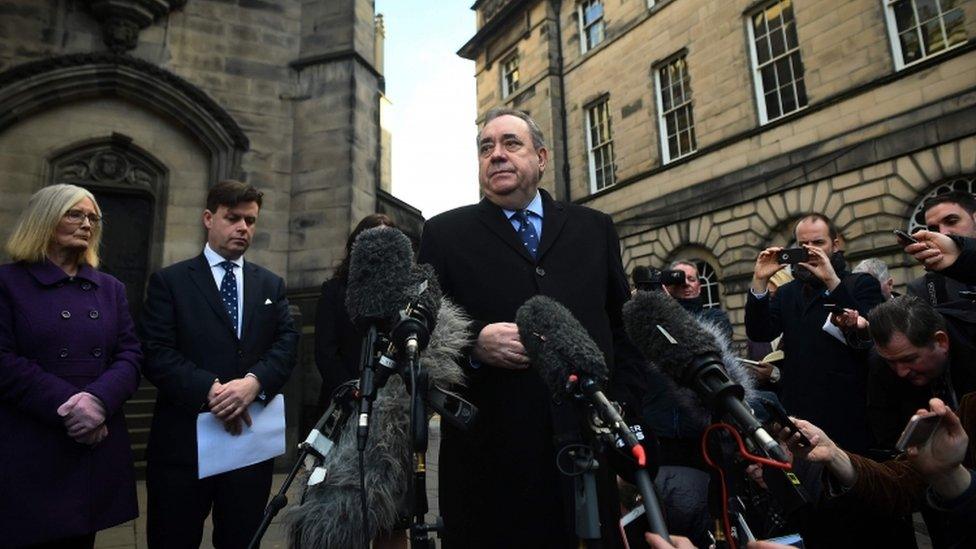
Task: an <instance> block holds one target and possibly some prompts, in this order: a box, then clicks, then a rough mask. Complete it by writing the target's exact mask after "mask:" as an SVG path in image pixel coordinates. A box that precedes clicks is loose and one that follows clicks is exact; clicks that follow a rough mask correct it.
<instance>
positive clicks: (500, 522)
mask: <svg viewBox="0 0 976 549" xmlns="http://www.w3.org/2000/svg"><path fill="white" fill-rule="evenodd" d="M540 192H542V196H543V211H544V216H543V229H542V235H541V242H540V246H539V252H538V259H537V260H533V259H532V257H531V256H530V255H529V254H528V252H527V251H526V250H525V248H524V246H523V245H522V243H521V242H520V241H519V239H518V237H517V235H516V234H515V230H514V229H513V228H512V225H511V223H510V222H509V221H508V220H507V219H506V218H505V215H504V212H502V211H501V209H500V208H498V207H497V206H495V205H494V204H492V203H491V202H489V201H488V200H482V201H481V202H480V203H479V204H476V205H472V206H466V207H462V208H458V209H455V210H452V211H449V212H446V213H443V214H441V215H438V216H436V217H434V218H432V219H430V220H429V221H428V222H427V224H426V226H425V227H424V232H423V236H422V237H421V242H420V252H419V256H418V261H419V262H421V263H430V264H431V265H433V267H434V269H435V270H436V272H437V275H438V279H439V281H440V284H441V287H442V288H443V290H444V293H445V295H447V296H448V297H450V298H451V299H453V300H454V301H455V302H456V303H457V304H459V305H461V306H462V307H464V309H465V310H466V311H467V313H468V314H469V315H470V316H471V317H472V318H473V319H474V321H475V326H474V328H473V333H472V335H473V336H477V333H478V332H479V331H480V329H481V328H482V327H484V326H485V325H486V324H489V323H493V322H514V320H515V312H516V310H517V309H518V308H519V307H520V306H521V305H522V303H523V302H525V300H526V299H528V298H529V297H532V296H534V295H537V294H542V295H547V296H549V297H552V298H553V299H555V300H556V301H559V302H560V303H562V304H563V305H565V306H566V307H567V308H568V309H569V310H570V311H572V313H573V314H574V315H575V316H576V318H578V319H579V321H580V322H581V323H582V324H583V327H584V328H585V329H586V330H587V332H588V333H589V334H590V336H592V338H593V339H594V341H595V342H596V343H597V345H598V346H599V347H600V349H601V350H602V351H603V353H604V355H605V356H606V358H607V363H608V364H610V365H613V370H612V375H613V389H616V396H617V397H618V398H620V397H623V398H624V399H631V398H635V397H634V396H628V395H626V394H624V393H628V392H630V393H632V394H634V395H636V394H639V392H640V388H641V387H642V386H643V379H642V377H641V376H640V375H639V374H638V372H637V370H636V368H637V366H638V365H639V364H641V363H642V360H641V359H640V358H639V354H638V353H637V351H636V350H635V349H634V348H633V346H632V345H630V343H629V341H628V340H627V337H626V334H625V333H624V330H623V323H622V319H621V307H622V305H623V303H624V302H625V301H626V300H627V299H628V298H629V296H630V292H629V288H628V283H627V278H626V275H625V274H624V270H623V267H622V265H621V260H620V244H619V241H618V239H617V233H616V231H615V230H614V227H613V223H612V221H611V219H610V217H609V216H607V215H605V214H602V213H600V212H597V211H595V210H591V209H588V208H584V207H580V206H576V205H573V204H564V203H559V202H554V201H553V200H552V199H551V198H550V197H549V195H548V194H547V193H545V192H544V191H540ZM463 365H464V366H465V367H466V368H467V373H468V374H469V379H470V381H469V384H470V385H469V387H468V388H467V390H466V391H465V396H466V397H467V398H469V399H470V400H471V401H472V402H473V403H474V404H475V405H476V406H478V409H479V413H480V417H479V420H478V422H477V424H476V425H475V426H474V427H473V428H472V429H471V430H470V431H468V432H461V431H458V430H456V429H453V428H451V427H450V426H448V425H446V424H442V430H443V440H442V442H441V454H440V464H439V465H440V509H441V512H442V513H443V517H444V522H445V526H446V529H447V533H446V534H447V535H446V541H447V543H448V544H450V546H457V547H505V546H511V544H512V543H515V542H514V541H513V540H517V543H519V544H522V545H521V546H525V547H553V546H563V547H565V546H575V544H574V543H573V536H572V530H571V528H572V527H571V526H570V525H569V524H568V521H567V520H566V514H565V513H564V512H563V511H564V507H563V504H564V503H567V501H566V497H564V496H565V494H564V493H563V492H562V491H563V489H564V487H565V485H564V484H562V479H560V478H559V475H558V472H557V469H556V464H555V450H554V443H553V440H552V438H553V433H554V427H553V420H554V419H553V418H556V421H557V422H560V424H564V422H566V421H567V418H571V417H574V415H573V414H572V413H571V412H572V410H568V409H567V406H569V405H571V404H572V403H563V404H562V406H557V405H555V404H554V403H553V402H552V400H553V399H552V398H551V396H550V394H549V391H548V390H547V388H546V386H545V384H544V383H543V381H542V379H541V378H540V376H539V375H538V372H536V370H535V368H529V369H527V370H517V371H516V370H505V369H500V368H493V367H490V366H482V367H481V368H479V369H477V370H472V369H471V368H470V365H469V363H468V362H467V357H465V359H464V361H463ZM613 393H614V391H611V397H612V396H613ZM551 409H554V410H556V411H555V415H554V413H553V412H552V411H551ZM570 422H571V421H570ZM568 503H570V504H571V503H572V501H571V500H570V501H569V502H568ZM602 507H604V509H603V511H606V512H607V516H605V517H604V520H603V526H604V528H605V535H608V536H610V535H611V534H610V531H611V530H612V529H615V528H616V519H614V517H613V515H616V514H617V512H616V510H615V508H616V505H604V506H602Z"/></svg>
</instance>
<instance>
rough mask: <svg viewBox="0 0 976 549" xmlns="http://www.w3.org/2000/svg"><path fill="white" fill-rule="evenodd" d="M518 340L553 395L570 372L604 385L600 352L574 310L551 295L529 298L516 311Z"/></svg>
mask: <svg viewBox="0 0 976 549" xmlns="http://www.w3.org/2000/svg"><path fill="white" fill-rule="evenodd" d="M515 324H516V325H517V326H518V330H519V339H521V340H522V345H523V346H525V353H526V354H527V355H529V359H530V360H531V361H532V364H533V365H534V366H535V367H536V368H538V369H539V374H540V375H541V376H542V378H543V379H544V380H545V382H546V385H547V386H548V387H549V390H550V391H552V394H554V395H559V394H563V393H565V391H566V389H565V387H566V380H567V379H568V378H569V376H570V374H574V373H575V374H578V375H581V376H586V377H590V378H593V379H594V380H595V381H597V382H598V383H600V384H601V385H602V384H605V383H606V381H607V377H608V375H609V371H608V370H607V364H606V360H605V359H604V357H603V352H601V351H600V348H599V347H597V345H596V343H595V342H594V341H593V339H592V338H591V337H590V334H589V333H588V332H587V331H586V329H585V328H583V325H582V324H580V322H579V320H577V319H576V317H575V316H573V313H571V312H570V311H569V309H567V308H566V307H564V306H563V305H561V304H560V303H559V302H557V301H555V300H554V299H552V298H550V297H546V296H543V295H537V296H534V297H531V298H529V299H528V300H527V301H526V302H525V303H523V304H522V306H521V307H519V309H518V312H516V314H515Z"/></svg>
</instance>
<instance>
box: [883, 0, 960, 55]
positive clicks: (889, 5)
mask: <svg viewBox="0 0 976 549" xmlns="http://www.w3.org/2000/svg"><path fill="white" fill-rule="evenodd" d="M901 1H907V2H909V3H910V4H911V6H912V15H913V17H914V19H915V21H914V22H915V26H914V27H913V28H914V30H915V31H916V34H917V38H918V41H919V48H920V49H921V51H922V56H921V57H919V58H918V59H916V60H914V61H911V62H908V63H906V62H905V52H904V51H903V50H902V47H901V39H900V38H899V37H900V36H901V34H902V32H901V29H899V28H898V21H897V20H896V19H895V4H897V3H898V2H901ZM933 1H934V2H935V3H936V7H937V9H938V15H937V16H936V18H937V19H938V20H939V28H940V29H942V36H943V38H944V39H945V43H946V45H945V47H944V48H942V49H941V50H940V51H937V52H935V53H926V52H925V41H924V40H923V39H922V36H921V32H920V29H921V28H922V26H921V25H920V24H919V21H918V5H917V3H916V0H881V4H882V9H883V10H884V15H885V27H886V28H887V31H888V43H889V45H890V47H891V57H892V58H893V59H894V62H895V72H898V71H901V70H904V69H906V68H908V67H911V66H914V65H917V64H919V63H922V62H924V61H926V60H928V59H932V58H933V57H938V56H940V55H943V54H945V53H946V52H948V51H950V50H954V49H956V48H958V47H961V46H964V45H966V44H967V43H968V42H969V39H968V37H967V39H966V40H963V41H962V42H958V43H956V44H954V45H951V46H950V45H949V37H948V36H947V35H946V28H945V17H944V15H945V13H946V12H944V11H942V0H933ZM954 10H960V11H962V13H963V30H964V31H965V29H966V25H965V21H966V19H965V15H966V11H965V10H963V9H962V7H961V6H956V7H954V8H952V9H950V10H949V11H954Z"/></svg>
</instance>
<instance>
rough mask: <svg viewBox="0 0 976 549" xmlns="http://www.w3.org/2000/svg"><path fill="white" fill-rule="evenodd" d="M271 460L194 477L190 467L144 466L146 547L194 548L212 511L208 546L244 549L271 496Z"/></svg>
mask: <svg viewBox="0 0 976 549" xmlns="http://www.w3.org/2000/svg"><path fill="white" fill-rule="evenodd" d="M273 465H274V460H273V459H269V460H267V461H263V462H261V463H257V464H255V465H250V466H248V467H244V468H242V469H237V470H235V471H230V472H227V473H223V474H220V475H215V476H212V477H208V478H204V479H197V470H196V467H192V466H191V467H187V466H177V465H169V464H155V463H149V464H148V466H147V467H146V490H147V492H148V499H149V509H148V511H147V515H146V522H147V524H146V530H147V535H148V540H149V547H150V548H154V549H182V548H188V549H189V548H192V549H197V548H199V547H200V542H201V541H202V539H203V523H204V521H205V520H206V519H207V515H209V514H210V511H211V508H212V509H213V525H214V531H213V545H214V547H215V548H217V549H237V548H245V547H247V545H248V543H250V541H251V538H252V537H253V536H254V533H255V531H257V529H258V526H259V525H260V524H261V518H262V517H263V516H264V507H265V505H266V504H267V502H268V496H269V495H270V493H271V476H272V473H273V470H274V469H273Z"/></svg>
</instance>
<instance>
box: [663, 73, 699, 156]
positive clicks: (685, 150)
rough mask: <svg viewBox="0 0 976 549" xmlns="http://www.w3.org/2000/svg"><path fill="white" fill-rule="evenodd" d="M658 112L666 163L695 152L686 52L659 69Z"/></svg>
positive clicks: (693, 122)
mask: <svg viewBox="0 0 976 549" xmlns="http://www.w3.org/2000/svg"><path fill="white" fill-rule="evenodd" d="M656 84H657V112H658V126H659V128H660V130H659V131H660V135H661V150H662V152H663V153H664V163H668V162H671V161H672V160H674V159H676V158H681V157H682V156H685V155H687V154H690V153H693V152H695V149H696V148H697V144H696V142H695V119H694V115H693V114H692V109H691V85H690V81H689V79H688V66H687V65H686V63H685V56H684V55H682V56H681V57H678V58H677V59H675V60H673V61H671V62H670V63H668V64H667V65H665V66H663V67H661V68H660V69H658V70H657V79H656Z"/></svg>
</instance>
